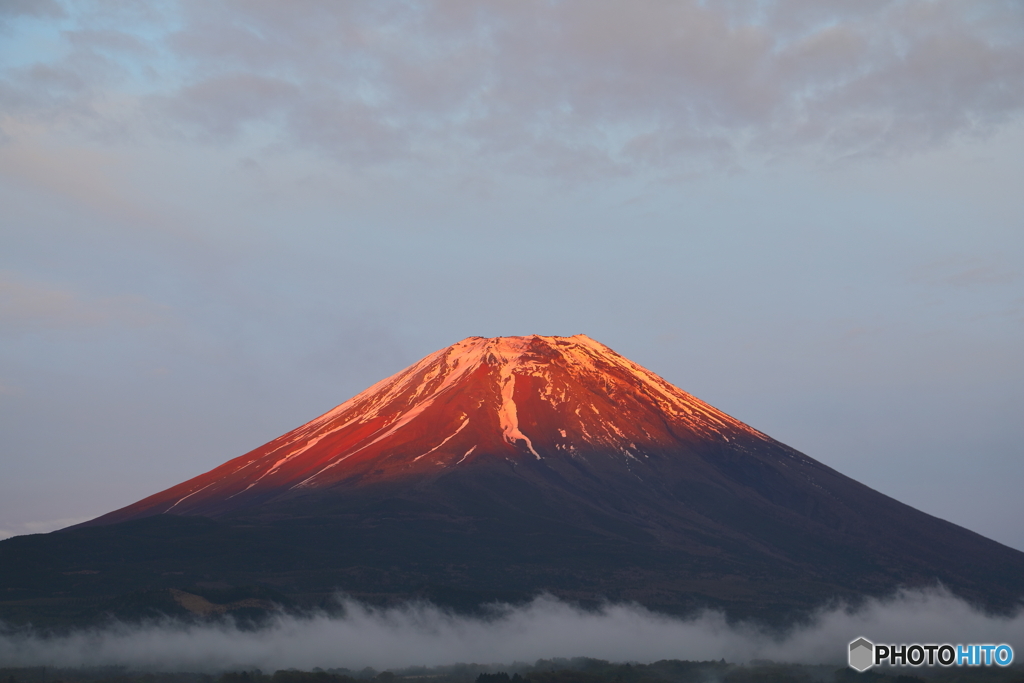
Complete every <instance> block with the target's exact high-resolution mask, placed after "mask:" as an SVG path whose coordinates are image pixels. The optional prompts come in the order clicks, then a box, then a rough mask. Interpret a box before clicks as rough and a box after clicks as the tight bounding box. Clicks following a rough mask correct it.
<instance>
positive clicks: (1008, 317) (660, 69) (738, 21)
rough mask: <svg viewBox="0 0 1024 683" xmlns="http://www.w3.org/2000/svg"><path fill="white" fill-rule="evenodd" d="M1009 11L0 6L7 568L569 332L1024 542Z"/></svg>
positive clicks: (108, 1)
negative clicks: (494, 344)
mask: <svg viewBox="0 0 1024 683" xmlns="http://www.w3.org/2000/svg"><path fill="white" fill-rule="evenodd" d="M1022 107H1024V9H1022V6H1021V4H1020V3H1019V2H1016V1H1015V0H1005V1H999V0H991V1H985V2H969V3H968V2H957V1H953V0H949V1H944V0H928V1H925V0H902V1H901V0H892V1H883V0H860V1H849V2H847V1H843V2H830V3H820V2H814V1H810V0H791V1H778V2H758V3H749V2H730V1H723V2H687V1H684V0H679V1H671V2H669V1H656V0H638V1H634V2H606V1H604V0H586V1H584V0H579V1H575V2H572V1H554V0H551V1H546V2H540V1H537V2H533V1H530V0H517V1H511V0H510V1H497V2H485V3H481V2H463V1H461V0H449V1H446V2H437V3H431V2H415V1H412V0H410V1H406V2H389V1H387V0H380V1H374V2H331V1H329V0H296V1H294V2H287V3H282V2H277V1H271V0H266V1H264V0H247V1H242V0H238V1H230V0H221V1H216V0H194V1H192V0H185V1H180V2H149V3H142V4H140V3H131V2H119V1H116V0H105V1H99V0H97V1H89V0H33V1H27V0H7V1H0V467H2V470H3V473H4V476H3V477H0V537H4V536H9V535H13V534H19V533H31V532H40V531H46V530H50V529H54V528H58V527H60V526H64V525H66V524H69V523H72V522H74V521H79V520H81V519H83V518H88V517H91V516H95V515H99V514H102V513H104V512H107V511H109V510H111V509H113V508H116V507H120V506H122V505H126V504H129V503H131V502H133V501H135V500H138V499H140V498H142V497H144V496H146V495H149V494H151V493H153V492H155V491H157V490H160V489H163V488H166V487H168V486H171V485H173V484H175V483H178V482H180V481H182V480H184V479H187V478H189V477H192V476H194V475H196V474H198V473H200V472H202V471H206V470H208V469H211V468H213V467H215V466H216V465H218V464H220V463H222V462H224V461H226V460H228V459H229V458H232V457H235V456H238V455H240V454H242V453H244V452H246V451H248V450H250V449H252V448H254V447H257V446H259V445H260V444H261V443H263V442H265V441H268V440H270V439H272V438H274V437H276V436H278V435H279V434H281V433H283V432H285V431H288V430H290V429H292V428H294V427H296V426H298V425H299V424H302V423H304V422H306V421H308V420H310V419H312V418H314V417H315V416H316V415H318V414H320V413H322V412H325V411H326V410H328V409H330V408H331V407H333V406H334V405H337V404H338V403H341V402H342V401H344V400H345V399H347V398H349V397H350V396H352V395H354V394H355V393H357V392H359V391H360V390H362V389H364V388H365V387H367V386H369V385H370V384H372V383H374V382H375V381H377V380H379V379H381V378H382V377H385V376H387V375H390V374H392V373H394V372H397V371H398V370H400V369H402V368H403V367H405V366H406V365H408V364H410V363H412V362H414V361H416V360H417V359H419V358H421V357H423V356H425V355H427V354H428V353H431V352H433V351H435V350H437V349H439V348H442V347H444V346H447V345H449V344H452V343H454V342H456V341H458V340H459V339H461V338H464V337H466V336H470V335H482V336H497V335H518V334H533V333H538V334H566V335H571V334H576V333H586V334H588V335H590V336H592V337H593V338H595V339H598V340H599V341H601V342H603V343H605V344H608V345H609V346H611V347H612V348H614V349H615V350H616V351H618V352H620V353H622V354H623V355H625V356H627V357H629V358H631V359H633V360H635V361H637V362H639V363H641V364H643V365H645V366H647V367H649V368H650V369H652V370H653V371H655V372H657V373H659V374H661V375H662V376H664V377H665V378H666V379H668V380H669V381H671V382H673V383H675V384H677V385H679V386H680V387H682V388H683V389H685V390H687V391H690V392H692V393H694V394H696V395H697V396H699V397H700V398H702V399H704V400H707V401H709V402H710V403H712V404H714V405H716V406H717V407H719V408H721V409H723V410H725V411H726V412H729V413H730V414H733V415H735V416H736V417H737V418H739V419H741V420H743V421H745V422H748V423H750V424H751V425H753V426H754V427H756V428H758V429H760V430H762V431H764V432H766V433H768V434H770V435H772V436H773V437H775V438H777V439H779V440H781V441H783V442H786V443H788V444H790V445H792V446H794V447H795V448H798V449H800V450H802V451H804V452H806V453H807V454H808V455H810V456H811V457H814V458H816V459H818V460H820V461H822V462H824V463H826V464H827V465H830V466H832V467H834V468H836V469H838V470H839V471H841V472H843V473H844V474H847V475H850V476H852V477H854V478H855V479H858V480H860V481H862V482H864V483H866V484H868V485H869V486H872V487H874V488H877V489H879V490H881V491H883V492H884V493H887V494H889V495H892V496H894V497H896V498H898V499H900V500H902V501H904V502H907V503H909V504H911V505H914V506H915V507H918V508H920V509H923V510H925V511H926V512H929V513H932V514H936V515H938V516H941V517H944V518H946V519H950V520H951V521H954V522H956V523H958V524H961V525H964V526H967V527H968V528H971V529H973V530H975V531H978V532H980V533H983V534H985V535H987V536H990V537H993V538H996V539H997V540H999V541H1001V542H1004V543H1008V544H1010V545H1013V546H1014V547H1017V548H1024V527H1022V526H1021V525H1020V523H1019V521H1018V520H1019V519H1021V518H1024V500H1022V498H1021V496H1020V495H1019V491H1020V488H1021V484H1022V483H1024V457H1022V456H1024V452H1022V445H1021V444H1024V421H1022V420H1021V419H1020V416H1021V415H1024V354H1022V353H1021V349H1022V348H1024V198H1022V193H1021V192H1020V187H1021V179H1022V178H1024V119H1022V114H1024V111H1022Z"/></svg>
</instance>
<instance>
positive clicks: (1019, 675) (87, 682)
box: [0, 658, 1024, 683]
mask: <svg viewBox="0 0 1024 683" xmlns="http://www.w3.org/2000/svg"><path fill="white" fill-rule="evenodd" d="M968 681H970V682H971V683H1024V667H1021V666H1019V665H1018V666H1012V667H1007V668H999V667H970V668H969V669H966V668H964V667H949V668H946V669H943V668H939V667H936V668H931V669H929V668H920V669H909V668H908V669H903V670H893V669H888V670H884V669H883V670H878V671H875V670H870V671H867V672H865V673H857V672H855V671H853V670H852V669H848V668H846V667H842V668H840V667H836V666H826V665H816V666H810V665H799V664H777V663H773V662H754V663H750V664H745V665H738V664H728V663H726V662H725V661H717V662H715V661H706V662H691V661H682V660H662V661H659V662H654V663H652V664H631V663H625V664H621V663H612V662H607V661H603V660H597V659H588V658H576V659H556V660H539V661H537V662H536V663H534V664H525V663H523V664H515V665H509V666H501V667H498V666H495V665H482V664H455V665H451V666H439V667H433V668H428V667H412V668H409V669H401V670H395V671H383V672H378V671H376V670H374V669H371V668H366V669H362V670H359V671H352V670H349V669H329V670H326V671H325V670H323V669H314V670H312V671H299V670H295V669H288V670H280V671H275V672H274V673H273V674H270V673H264V672H263V671H260V670H259V669H250V670H244V671H229V672H221V673H217V674H212V673H189V672H141V671H130V670H128V669H125V668H124V667H95V668H80V669H61V668H55V667H32V668H10V667H7V668H4V667H0V683H711V682H713V683H961V682H964V683H966V682H968Z"/></svg>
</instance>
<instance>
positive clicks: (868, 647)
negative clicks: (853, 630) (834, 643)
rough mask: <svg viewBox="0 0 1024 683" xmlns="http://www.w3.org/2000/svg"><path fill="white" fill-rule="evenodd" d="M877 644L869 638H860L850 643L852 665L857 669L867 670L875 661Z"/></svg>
mask: <svg viewBox="0 0 1024 683" xmlns="http://www.w3.org/2000/svg"><path fill="white" fill-rule="evenodd" d="M874 660H875V644H874V643H872V642H871V641H870V640H868V639H867V638H858V639H857V640H855V641H853V642H852V643H850V666H851V667H853V668H854V669H856V670H857V671H867V670H868V669H870V668H871V665H872V664H874V663H875V661H874Z"/></svg>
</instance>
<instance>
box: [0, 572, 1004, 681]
mask: <svg viewBox="0 0 1024 683" xmlns="http://www.w3.org/2000/svg"><path fill="white" fill-rule="evenodd" d="M858 636H864V637H867V638H869V639H871V640H873V641H874V642H896V643H901V642H926V643H927V642H938V643H943V642H951V643H1008V644H1010V645H1011V646H1013V647H1015V648H1020V646H1021V645H1024V616H1022V615H1021V614H1020V613H1019V612H1018V613H1017V614H1016V615H1010V616H993V615H988V614H985V613H983V612H980V611H978V610H976V609H974V608H973V607H971V606H970V605H969V604H967V603H965V602H963V601H962V600H959V599H957V598H955V597H953V596H951V595H950V594H948V593H947V592H945V591H942V590H941V589H939V590H931V591H906V592H901V593H900V594H898V595H896V596H893V597H891V598H889V599H885V600H874V599H873V600H868V601H867V602H866V603H865V604H863V605H861V606H860V607H859V608H858V609H850V608H848V607H846V606H838V607H833V608H829V609H824V610H821V611H820V612H818V613H816V614H814V615H812V616H811V617H810V619H809V620H808V621H807V622H806V623H805V624H803V625H801V626H798V627H795V628H792V629H790V630H789V631H787V632H782V633H780V632H775V631H772V630H770V629H767V628H765V627H763V626H760V625H758V624H754V623H749V622H747V623H743V622H740V623H729V622H727V620H726V619H725V618H724V616H723V615H722V614H720V613H717V612H705V613H702V614H697V615H693V616H691V617H689V618H679V617H670V616H666V615H661V614H656V613H653V612H650V611H648V610H646V609H644V608H642V607H639V606H637V605H630V604H609V605H605V606H604V607H602V608H600V609H598V610H595V611H587V610H582V609H580V608H578V607H574V606H572V605H569V604H566V603H563V602H559V601H557V600H555V599H552V598H549V597H539V598H537V599H535V600H534V601H533V602H531V603H529V604H527V605H523V606H520V607H510V606H507V605H495V606H494V607H493V609H492V611H491V614H490V615H488V616H484V617H468V616H457V615H453V614H451V613H448V612H446V611H444V610H441V609H438V608H436V607H433V606H431V605H428V604H418V605H406V606H402V607H396V608H391V609H373V608H369V607H366V606H364V605H361V604H358V603H355V602H352V601H347V602H346V603H345V614H344V615H343V616H341V617H331V616H327V615H323V614H318V615H311V616H306V617H280V618H278V619H277V620H275V621H274V622H273V623H271V624H270V625H269V626H268V627H266V628H263V629H261V630H242V629H238V628H236V627H234V626H233V625H232V624H231V623H230V622H224V623H220V624H213V625H186V624H181V623H175V622H165V623H153V624H149V625H146V626H142V627H133V626H127V625H115V626H111V627H108V628H105V629H98V630H90V631H79V632H74V633H71V634H68V635H63V636H51V637H41V636H35V635H32V634H29V633H25V632H8V633H7V634H4V633H3V632H2V631H0V660H3V661H5V662H7V663H8V665H12V666H36V665H40V664H47V665H49V666H82V665H123V666H129V667H133V668H141V669H164V670H188V671H196V670H207V671H217V670H223V669H230V668H239V667H254V666H255V667H260V668H262V669H265V670H274V669H281V668H290V667H295V668H300V669H307V670H308V669H311V668H313V667H317V666H319V667H324V668H327V667H347V668H352V669H360V668H363V667H365V666H371V667H375V668H378V669H383V668H399V667H404V666H415V665H427V666H434V665H444V664H453V663H456V662H471V661H475V662H494V663H499V662H503V663H511V662H514V661H519V662H522V661H534V660H537V659H541V658H545V659H546V658H556V657H577V656H583V657H594V658H600V659H608V660H612V661H620V662H621V661H639V662H652V661H656V660H660V659H688V660H703V661H707V660H709V659H719V658H725V659H726V660H727V661H730V662H745V661H749V660H751V659H759V658H761V659H772V660H775V661H782V662H795V663H810V664H816V663H824V664H837V665H842V664H843V663H845V656H846V645H847V643H849V642H850V641H851V640H853V639H854V638H857V637H858Z"/></svg>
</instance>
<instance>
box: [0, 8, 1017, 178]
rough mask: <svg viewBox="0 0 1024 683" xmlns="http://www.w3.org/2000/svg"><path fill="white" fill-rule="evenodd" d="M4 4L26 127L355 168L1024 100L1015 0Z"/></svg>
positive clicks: (825, 152) (611, 151) (5, 74)
mask: <svg viewBox="0 0 1024 683" xmlns="http://www.w3.org/2000/svg"><path fill="white" fill-rule="evenodd" d="M4 7H5V9H4V15H5V16H4V17H3V19H4V20H5V21H6V23H7V27H6V30H5V34H6V35H7V39H8V40H10V39H11V38H12V37H13V38H14V39H15V40H14V41H13V44H12V45H9V46H8V47H6V48H5V49H4V53H5V57H6V58H5V60H4V62H5V64H4V68H3V69H2V71H0V78H2V80H0V109H2V110H3V111H4V113H5V119H6V120H5V121H3V131H4V134H5V135H6V136H8V137H9V138H10V139H13V140H15V141H17V140H19V139H20V138H22V136H23V135H24V130H23V127H25V126H40V125H42V126H46V127H47V128H49V129H51V130H52V129H53V128H58V129H65V130H67V129H70V130H75V131H82V132H87V133H88V134H91V135H93V136H96V137H98V138H101V139H108V140H112V139H123V138H124V137H128V138H129V139H139V137H140V136H144V135H147V134H156V135H161V136H167V137H168V138H170V139H175V138H176V137H179V136H180V137H182V138H187V139H192V140H198V141H203V142H210V143H224V142H228V141H232V140H236V139H238V138H239V137H240V136H251V138H252V139H258V140H260V141H262V142H263V143H265V144H282V145H288V146H292V147H302V148H307V149H310V150H312V151H314V152H315V153H317V154H325V155H328V156H330V157H331V158H333V159H336V160H338V161H339V162H341V163H344V164H351V165H355V166H364V165H381V164H389V163H405V162H413V163H421V164H440V165H441V166H442V167H444V168H450V167H451V166H452V165H459V166H461V165H462V164H463V163H465V161H466V160H467V158H469V157H473V158H474V159H475V162H476V163H486V164H500V165H505V166H509V167H512V168H516V169H519V170H526V171H529V172H537V171H540V172H542V173H552V174H557V175H563V174H565V173H567V172H568V173H571V174H582V175H587V174H590V173H627V172H629V171H630V170H632V169H634V168H636V167H638V166H640V167H644V166H654V167H659V168H662V167H664V168H679V167H694V166H695V167H697V168H703V167H704V166H706V165H707V164H725V165H729V164H736V163H739V162H740V161H741V160H743V159H744V158H747V157H749V156H753V157H755V158H763V157H773V156H778V155H781V156H789V155H792V154H794V153H799V152H805V151H812V152H814V153H815V154H816V155H819V156H820V159H821V160H823V161H829V160H835V159H841V158H844V157H848V156H851V155H854V156H855V155H865V154H867V155H892V154H899V153H903V152H906V151H908V150H917V149H926V148H930V147H933V146H935V145H937V144H941V143H943V142H946V141H947V140H949V139H950V138H951V137H953V136H956V135H978V134H985V133H988V132H991V131H992V130H993V128H995V127H996V126H998V125H1000V124H1003V123H1005V122H1007V121H1009V120H1013V119H1015V118H1016V117H1018V116H1019V114H1020V112H1021V108H1022V106H1024V81H1022V79H1021V78H1020V75H1021V73H1024V40H1022V31H1024V27H1022V20H1021V9H1020V6H1019V4H1018V3H1015V2H1012V0H1007V1H1006V2H986V3H963V2H956V1H954V0H946V1H938V2H936V1H934V0H902V1H900V0H871V1H867V2H863V1H862V2H839V3H829V4H828V6H827V8H826V7H823V6H822V5H821V3H816V2H807V1H806V0H790V1H784V0H783V1H779V2H767V3H730V2H720V3H703V2H696V1H685V0H681V1H679V2H639V3H623V2H615V1H611V0H596V1H595V0H587V1H586V2H584V1H582V0H577V1H558V2H554V1H549V0H544V1H542V0H537V1H525V2H523V1H516V2H512V1H504V2H494V3H477V2H464V1H454V2H397V1H384V2H373V3H371V2H352V3H348V2H346V3H330V2H317V1H304V2H299V3H287V4H282V3H279V2H269V1H267V2H242V1H226V2H202V1H199V0H195V1H188V0H186V1H183V2H163V3H147V4H146V5H145V7H140V6H135V5H133V4H131V3H116V2H74V3H66V4H60V3H57V2H55V1H54V0H51V1H50V2H48V3H46V2H44V3H5V6H4ZM40 25H45V26H48V27H50V28H49V30H48V31H47V34H49V35H46V40H41V41H33V40H31V36H33V35H34V34H35V33H36V32H37V31H39V30H40V29H39V27H40ZM57 27H60V30H59V33H56V32H54V30H53V29H55V28H57Z"/></svg>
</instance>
